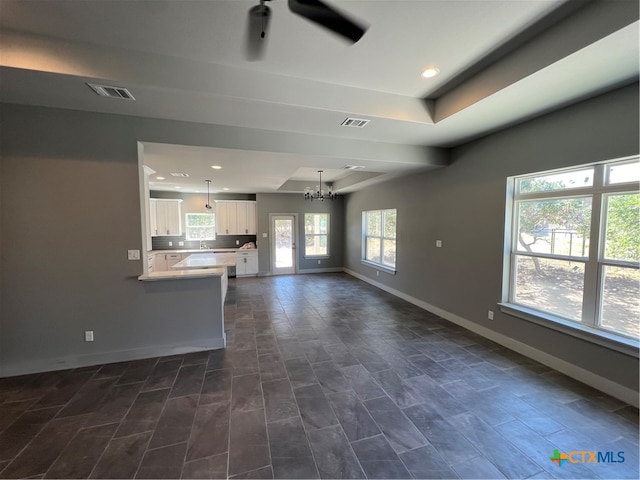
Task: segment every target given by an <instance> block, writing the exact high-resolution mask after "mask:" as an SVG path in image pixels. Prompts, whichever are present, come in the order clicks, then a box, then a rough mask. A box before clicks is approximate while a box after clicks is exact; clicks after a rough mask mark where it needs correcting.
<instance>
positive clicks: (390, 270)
mask: <svg viewBox="0 0 640 480" xmlns="http://www.w3.org/2000/svg"><path fill="white" fill-rule="evenodd" d="M360 261H361V262H362V264H363V265H366V266H367V267H371V268H375V269H376V270H382V271H383V272H387V273H390V274H391V275H395V274H396V270H395V269H394V268H391V267H388V266H386V265H381V264H380V263H374V262H369V261H368V260H360Z"/></svg>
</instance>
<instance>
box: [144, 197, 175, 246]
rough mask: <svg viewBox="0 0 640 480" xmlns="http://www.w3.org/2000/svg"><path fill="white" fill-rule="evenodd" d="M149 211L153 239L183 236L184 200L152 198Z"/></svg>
mask: <svg viewBox="0 0 640 480" xmlns="http://www.w3.org/2000/svg"><path fill="white" fill-rule="evenodd" d="M149 210H150V212H149V218H150V220H151V222H150V223H151V236H152V237H163V236H165V237H166V236H179V235H182V200H180V199H174V198H151V199H149Z"/></svg>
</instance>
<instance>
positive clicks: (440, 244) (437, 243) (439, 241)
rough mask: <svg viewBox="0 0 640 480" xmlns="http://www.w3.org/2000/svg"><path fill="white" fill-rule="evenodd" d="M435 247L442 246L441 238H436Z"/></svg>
mask: <svg viewBox="0 0 640 480" xmlns="http://www.w3.org/2000/svg"><path fill="white" fill-rule="evenodd" d="M436 247H438V248H440V247H442V240H436Z"/></svg>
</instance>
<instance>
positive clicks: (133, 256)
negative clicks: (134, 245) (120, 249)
mask: <svg viewBox="0 0 640 480" xmlns="http://www.w3.org/2000/svg"><path fill="white" fill-rule="evenodd" d="M127 258H128V259H129V260H140V250H127Z"/></svg>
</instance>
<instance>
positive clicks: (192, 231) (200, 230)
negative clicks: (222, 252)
mask: <svg viewBox="0 0 640 480" xmlns="http://www.w3.org/2000/svg"><path fill="white" fill-rule="evenodd" d="M186 217H187V222H186V237H185V238H186V239H187V240H200V241H202V240H215V239H216V216H215V214H214V213H187V214H186Z"/></svg>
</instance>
